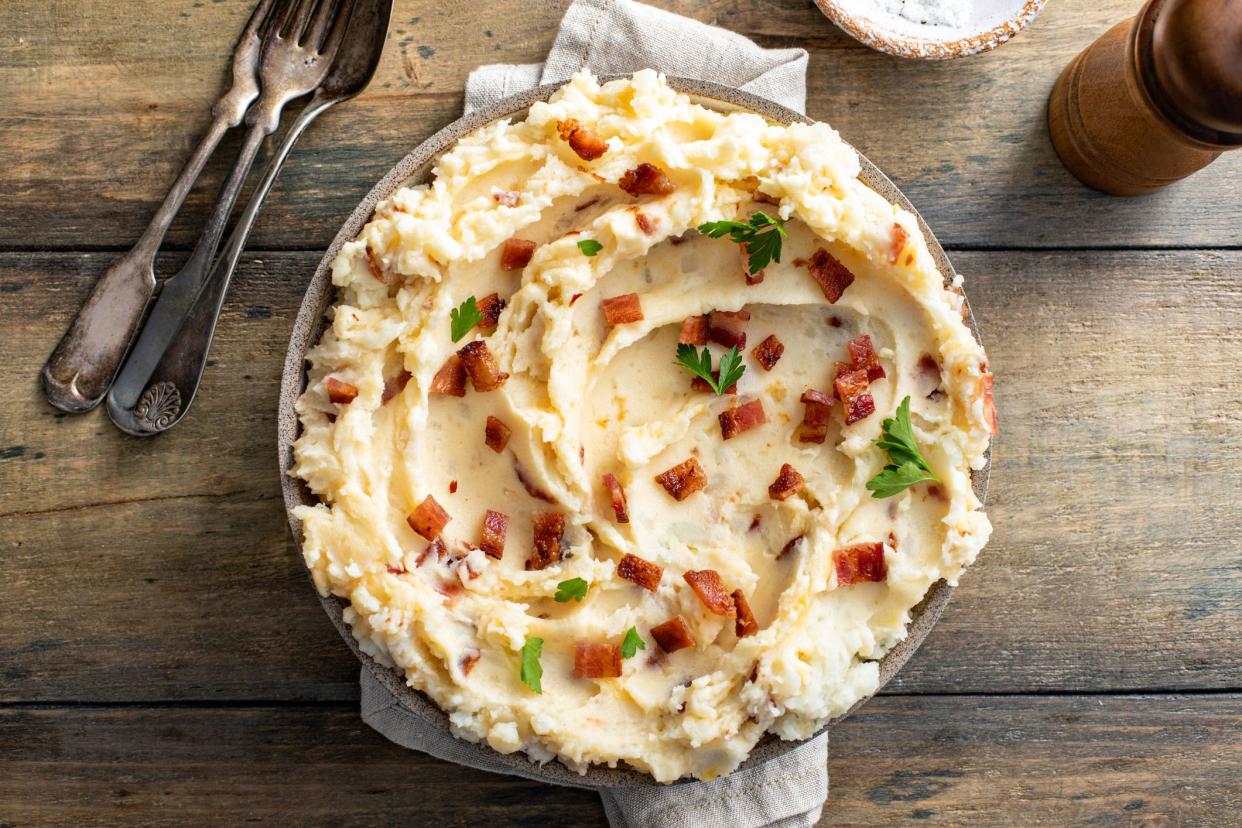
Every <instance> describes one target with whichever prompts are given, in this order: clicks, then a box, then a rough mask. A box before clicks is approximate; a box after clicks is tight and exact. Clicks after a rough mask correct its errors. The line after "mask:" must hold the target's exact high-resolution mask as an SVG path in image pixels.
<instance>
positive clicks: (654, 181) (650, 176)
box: [617, 162, 677, 196]
mask: <svg viewBox="0 0 1242 828" xmlns="http://www.w3.org/2000/svg"><path fill="white" fill-rule="evenodd" d="M617 186H618V187H620V188H621V189H623V190H625V191H626V192H627V193H629V194H630V195H632V196H640V195H668V194H669V193H671V192H672V191H673V190H675V189H677V188H676V186H674V185H673V180H672V179H671V178H669V177H668V176H667V175H665V173H664V170H662V169H660V168H659V167H657V166H656V165H655V164H648V163H646V162H643V163H642V164H639V165H638V166H637V167H635V168H634V169H632V170H626V171H625V174H624V175H622V176H621V180H620V181H618V182H617Z"/></svg>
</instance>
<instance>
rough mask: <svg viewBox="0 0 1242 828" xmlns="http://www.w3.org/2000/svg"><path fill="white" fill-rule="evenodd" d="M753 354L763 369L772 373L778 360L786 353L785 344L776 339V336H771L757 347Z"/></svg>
mask: <svg viewBox="0 0 1242 828" xmlns="http://www.w3.org/2000/svg"><path fill="white" fill-rule="evenodd" d="M751 353H752V354H754V356H755V361H756V362H758V363H759V364H760V365H761V366H762V367H763V370H765V371H771V370H772V369H773V368H774V367H775V366H776V362H777V360H779V359H780V358H781V355H782V354H783V353H785V344H784V343H783V342H781V341H780V340H779V339H777V338H776V334H769V335H768V338H767V339H765V340H763V341H762V342H760V343H759V344H758V345H756V346H755V348H754V350H753V351H751Z"/></svg>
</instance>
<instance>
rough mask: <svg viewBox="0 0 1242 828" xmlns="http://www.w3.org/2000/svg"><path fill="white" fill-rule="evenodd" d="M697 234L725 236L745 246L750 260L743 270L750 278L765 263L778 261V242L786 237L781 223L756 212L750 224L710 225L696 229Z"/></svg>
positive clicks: (717, 223)
mask: <svg viewBox="0 0 1242 828" xmlns="http://www.w3.org/2000/svg"><path fill="white" fill-rule="evenodd" d="M699 232H700V233H702V234H703V235H705V236H708V237H709V238H713V239H719V238H721V237H722V236H728V237H729V238H730V239H732V240H733V241H735V242H737V243H738V244H744V245H746V253H747V255H748V256H749V258H748V259H747V262H746V269H747V270H748V271H750V274H751V275H752V276H753V275H755V274H756V273H758V272H759V271H761V270H763V269H764V268H765V267H767V266H768V262H779V261H780V260H781V241H782V240H783V239H785V238H786V237H787V236H788V235H789V234H788V233H787V232H786V231H785V222H784V220H783V219H779V218H773V217H772V216H769V215H768V214H767V213H765V212H763V211H762V210H758V211H756V212H755V213H754V215H752V216H751V217H750V220H749V221H727V220H726V221H709V222H707V223H706V224H700V225H699Z"/></svg>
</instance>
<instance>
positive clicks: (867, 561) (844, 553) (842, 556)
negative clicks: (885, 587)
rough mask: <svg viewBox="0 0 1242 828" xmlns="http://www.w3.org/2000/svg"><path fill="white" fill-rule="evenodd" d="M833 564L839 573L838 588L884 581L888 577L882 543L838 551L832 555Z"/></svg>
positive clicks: (866, 544) (862, 544)
mask: <svg viewBox="0 0 1242 828" xmlns="http://www.w3.org/2000/svg"><path fill="white" fill-rule="evenodd" d="M832 564H833V567H834V568H835V569H836V571H837V586H849V585H850V584H857V583H861V582H863V581H883V580H884V578H885V577H886V576H887V575H888V568H887V567H886V566H885V565H884V544H882V543H860V544H856V545H855V546H847V547H846V548H844V549H838V550H836V551H835V552H833V553H832Z"/></svg>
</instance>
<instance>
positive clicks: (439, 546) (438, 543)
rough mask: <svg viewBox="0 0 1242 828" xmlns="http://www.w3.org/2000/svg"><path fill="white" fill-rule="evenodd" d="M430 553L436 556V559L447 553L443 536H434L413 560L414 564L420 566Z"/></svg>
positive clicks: (440, 558) (440, 559) (441, 558)
mask: <svg viewBox="0 0 1242 828" xmlns="http://www.w3.org/2000/svg"><path fill="white" fill-rule="evenodd" d="M432 555H435V556H436V560H439V561H442V560H444V558H445V556H446V555H448V547H446V546H445V545H444V538H436V539H435V540H433V541H432V542H431V543H429V544H427V548H426V549H424V550H423V551H422V552H420V553H419V555H418V558H417V559H416V560H415V561H414V565H415V566H422V565H423V564H425V563H426V562H427V559H428V558H430V557H431V556H432Z"/></svg>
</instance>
